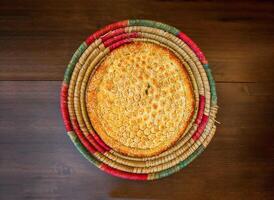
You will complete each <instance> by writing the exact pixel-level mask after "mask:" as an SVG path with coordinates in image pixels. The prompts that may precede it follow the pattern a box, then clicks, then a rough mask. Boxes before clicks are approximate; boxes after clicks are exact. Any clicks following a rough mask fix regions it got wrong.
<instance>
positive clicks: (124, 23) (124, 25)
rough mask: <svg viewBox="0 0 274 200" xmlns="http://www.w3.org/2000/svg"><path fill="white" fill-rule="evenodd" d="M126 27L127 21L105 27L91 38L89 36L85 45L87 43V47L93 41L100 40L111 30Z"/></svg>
mask: <svg viewBox="0 0 274 200" xmlns="http://www.w3.org/2000/svg"><path fill="white" fill-rule="evenodd" d="M127 25H128V20H125V21H120V22H116V23H113V24H110V25H107V26H105V27H104V28H102V29H100V30H98V31H96V32H95V33H93V34H92V35H91V36H89V37H88V38H87V39H86V43H87V45H90V44H91V43H92V42H94V40H95V39H98V38H100V37H101V36H102V35H104V34H106V33H107V32H109V31H111V30H115V29H118V28H123V27H126V26H127Z"/></svg>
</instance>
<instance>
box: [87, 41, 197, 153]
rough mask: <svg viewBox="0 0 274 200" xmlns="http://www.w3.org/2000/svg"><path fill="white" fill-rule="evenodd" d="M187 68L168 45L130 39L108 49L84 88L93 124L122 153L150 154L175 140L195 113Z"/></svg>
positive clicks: (112, 146) (108, 143) (164, 148)
mask: <svg viewBox="0 0 274 200" xmlns="http://www.w3.org/2000/svg"><path fill="white" fill-rule="evenodd" d="M194 101H195V100H194V95H193V91H192V86H191V82H190V79H189V76H188V74H187V71H186V69H185V68H184V66H183V64H182V63H181V62H180V60H179V59H178V58H177V57H176V56H175V55H174V54H173V53H172V52H171V51H170V50H168V49H166V48H164V47H161V46H159V45H156V44H152V43H149V42H133V43H130V44H127V45H123V46H121V47H119V48H118V49H116V50H114V51H113V52H111V53H110V54H109V55H108V56H107V57H106V58H105V60H104V61H103V62H102V63H101V64H100V65H99V66H98V68H97V69H96V72H95V73H94V75H93V76H92V77H91V79H90V81H89V83H88V87H87V91H86V105H87V112H88V115H89V118H90V120H91V123H92V126H93V127H94V129H95V130H96V132H97V133H98V135H99V136H100V137H101V138H102V140H103V141H104V142H105V143H106V144H107V145H109V146H110V147H111V148H113V149H114V150H115V151H118V152H120V153H123V154H126V155H129V156H136V157H148V156H153V155H157V154H159V153H161V152H163V151H164V150H166V149H167V148H169V147H170V146H171V145H172V144H174V143H175V142H176V141H177V140H178V139H179V138H180V137H181V136H182V134H183V133H184V131H185V129H186V128H187V125H188V123H189V121H190V120H191V119H192V116H193V113H194Z"/></svg>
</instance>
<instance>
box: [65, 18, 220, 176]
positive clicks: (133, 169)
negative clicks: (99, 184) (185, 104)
mask: <svg viewBox="0 0 274 200" xmlns="http://www.w3.org/2000/svg"><path fill="white" fill-rule="evenodd" d="M134 41H142V42H150V43H154V44H158V45H161V46H163V47H165V48H167V49H169V50H170V51H172V52H173V53H174V54H175V55H176V56H177V57H178V58H179V60H180V61H181V62H182V63H183V65H184V66H185V68H186V70H187V72H188V75H189V77H190V79H191V83H192V87H193V90H194V91H193V93H194V96H195V110H194V115H193V118H192V120H191V122H190V123H189V125H188V127H187V129H186V130H185V134H183V136H182V137H181V138H180V139H179V140H178V141H177V142H176V143H175V144H174V145H173V146H172V147H170V148H169V149H167V150H166V151H164V152H162V153H160V154H158V155H155V156H151V157H130V156H126V155H124V154H121V153H119V152H116V151H114V150H113V149H111V148H110V147H109V146H108V145H106V144H105V143H104V141H103V140H102V139H101V138H100V137H99V135H98V134H97V133H96V132H95V131H94V129H93V126H92V124H91V122H90V119H89V117H88V114H87V109H86V104H85V91H86V89H87V85H88V81H89V79H90V77H91V76H93V74H94V71H95V70H96V68H97V67H98V66H99V65H100V63H102V61H103V60H104V58H105V57H106V56H107V55H108V54H109V52H111V51H113V50H114V49H116V48H119V47H120V46H121V45H124V44H127V43H131V42H134ZM217 109H218V106H217V96H216V89H215V82H214V79H213V77H212V74H211V71H210V69H209V65H208V62H207V60H206V58H205V56H204V54H203V53H202V52H201V50H200V49H199V48H198V46H197V45H196V44H195V43H194V42H193V41H192V40H191V39H190V38H189V37H187V36H186V35H185V34H184V33H182V32H180V31H179V30H178V29H176V28H174V27H171V26H168V25H166V24H163V23H159V22H154V21H149V20H126V21H121V22H117V23H114V24H111V25H108V26H106V27H104V28H103V29H101V30H99V31H97V32H95V33H93V34H92V35H91V36H90V37H88V38H87V40H86V41H85V42H83V43H82V44H81V45H80V47H79V48H78V49H77V51H76V52H75V53H74V55H73V57H72V59H71V61H70V63H69V65H68V67H67V70H66V72H65V76H64V81H63V84H62V89H61V110H62V116H63V119H64V123H65V127H66V131H67V134H68V135H69V137H70V138H71V140H72V141H73V143H74V144H75V146H76V147H77V149H78V150H79V151H80V152H81V153H82V154H83V155H84V156H85V157H86V159H88V160H89V161H90V162H91V163H93V164H94V165H96V166H97V167H98V168H100V169H101V170H103V171H105V172H107V173H110V174H112V175H115V176H118V177H121V178H126V179H133V180H153V179H159V178H163V177H166V176H168V175H171V174H173V173H175V172H177V171H179V170H180V169H182V168H183V167H185V166H186V165H188V164H189V163H190V162H191V161H192V160H193V159H195V158H196V157H197V156H198V155H199V154H200V153H201V152H202V151H203V150H204V149H205V148H206V146H207V145H208V143H209V142H210V140H211V139H212V137H213V135H214V134H215V130H216V127H215V124H214V123H215V118H216V113H217Z"/></svg>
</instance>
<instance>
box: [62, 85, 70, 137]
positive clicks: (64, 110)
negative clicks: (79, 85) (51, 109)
mask: <svg viewBox="0 0 274 200" xmlns="http://www.w3.org/2000/svg"><path fill="white" fill-rule="evenodd" d="M67 97H68V86H67V84H65V83H63V84H62V88H61V95H60V105H61V113H62V117H63V121H64V124H65V128H66V131H67V132H69V131H72V126H71V122H70V119H69V112H68V103H67Z"/></svg>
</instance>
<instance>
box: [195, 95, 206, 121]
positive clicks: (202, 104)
mask: <svg viewBox="0 0 274 200" xmlns="http://www.w3.org/2000/svg"><path fill="white" fill-rule="evenodd" d="M199 99H200V100H199V110H198V114H197V118H196V121H195V123H196V124H198V125H199V124H200V123H201V121H202V118H203V114H204V110H205V97H204V96H203V95H199Z"/></svg>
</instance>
